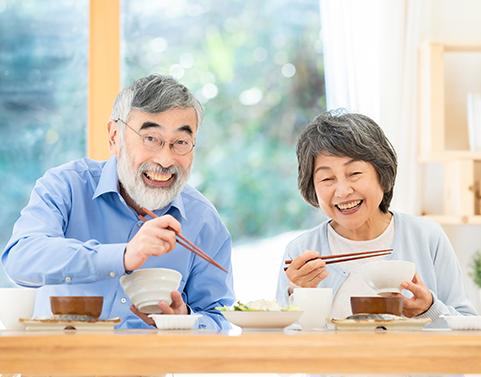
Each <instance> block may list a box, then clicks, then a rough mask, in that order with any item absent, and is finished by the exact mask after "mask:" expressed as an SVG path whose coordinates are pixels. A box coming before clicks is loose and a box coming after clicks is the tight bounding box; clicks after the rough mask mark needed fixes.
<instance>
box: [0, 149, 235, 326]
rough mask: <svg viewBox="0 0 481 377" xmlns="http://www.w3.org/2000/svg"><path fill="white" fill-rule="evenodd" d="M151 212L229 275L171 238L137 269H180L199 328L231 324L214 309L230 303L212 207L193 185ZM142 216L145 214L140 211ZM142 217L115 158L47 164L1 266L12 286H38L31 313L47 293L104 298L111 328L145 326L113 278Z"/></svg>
mask: <svg viewBox="0 0 481 377" xmlns="http://www.w3.org/2000/svg"><path fill="white" fill-rule="evenodd" d="M155 214H156V215H157V216H161V215H164V214H170V215H172V216H173V217H174V218H176V219H177V220H178V221H179V222H180V224H181V226H182V235H183V236H184V237H186V238H187V239H188V240H189V241H191V242H192V243H194V244H195V245H196V246H197V247H199V248H200V249H201V250H202V251H204V252H205V253H207V254H208V255H209V256H210V257H211V258H213V259H214V260H215V261H216V262H217V263H219V264H220V265H221V266H222V267H224V268H225V269H226V270H227V271H229V273H228V274H226V273H225V272H223V271H222V270H220V269H218V268H217V267H215V266H213V265H211V264H210V263H208V262H206V261H205V260H204V259H202V258H200V257H198V256H197V255H195V254H193V253H192V252H190V251H189V250H187V249H185V248H184V247H182V246H180V245H178V244H177V246H176V248H175V249H174V250H173V251H171V252H170V253H169V254H166V255H162V256H160V257H150V258H149V259H147V261H146V262H145V264H144V265H143V267H142V268H152V267H163V268H171V269H174V270H177V271H179V272H180V273H181V274H182V281H181V283H180V287H179V291H180V292H181V293H182V297H183V299H184V302H185V303H186V304H187V305H189V307H190V309H191V311H192V312H194V313H196V314H202V315H203V316H202V317H201V318H200V319H199V320H198V321H197V323H196V326H197V327H200V328H213V329H216V328H230V324H229V322H227V321H226V320H225V319H224V317H223V316H222V315H221V314H220V313H219V312H218V311H217V310H215V307H216V306H224V305H227V306H230V305H232V304H233V302H234V300H235V297H234V292H233V278H232V264H231V237H230V235H229V232H228V231H227V229H226V228H225V226H224V224H223V223H222V221H221V219H220V217H219V215H218V213H217V211H216V210H215V208H214V207H213V206H212V204H211V203H210V202H209V201H207V199H206V198H205V197H204V196H202V195H201V194H200V193H199V192H198V191H197V190H195V189H194V188H192V187H191V186H189V185H186V187H185V188H184V190H183V191H182V193H181V194H180V195H179V196H178V197H177V198H175V199H174V201H173V202H172V203H171V204H170V205H168V206H167V207H166V208H164V209H162V210H157V211H155ZM147 218H149V217H148V216H147ZM142 224H143V223H142V222H141V221H139V220H138V218H137V214H136V212H135V211H134V210H133V209H132V208H130V207H129V206H128V205H127V204H126V203H125V200H124V199H123V198H122V196H121V195H120V194H119V190H118V179H117V160H116V157H115V156H112V157H111V158H110V159H109V160H108V161H102V162H98V161H93V160H90V159H82V160H78V161H73V162H70V163H68V164H65V165H62V166H60V167H57V168H54V169H51V170H49V171H48V172H47V173H46V174H45V175H44V177H42V178H41V179H39V180H38V181H37V184H36V185H35V188H34V189H33V192H32V195H31V198H30V202H29V203H28V205H27V207H25V208H24V209H23V211H22V213H21V217H20V219H19V220H18V221H17V223H16V224H15V226H14V229H13V235H12V238H11V239H10V241H9V242H8V244H7V246H6V248H5V251H4V253H3V255H2V264H3V267H4V269H5V271H6V272H7V274H8V275H9V277H10V278H11V279H12V280H13V281H14V282H15V283H16V284H18V285H21V286H26V287H38V288H39V289H38V291H37V295H36V304H35V311H34V316H39V315H51V314H52V312H51V310H50V301H49V297H50V296H62V295H71V296H87V295H92V296H103V297H104V305H103V310H102V314H101V316H100V319H108V318H116V317H120V318H122V322H121V323H120V324H119V325H118V326H117V327H118V328H149V326H147V325H146V324H145V323H144V322H143V321H142V320H141V319H140V318H138V317H137V316H136V315H134V314H133V313H132V312H131V311H130V310H129V306H130V305H131V304H130V300H129V298H128V297H127V296H126V294H125V293H124V291H123V289H122V287H121V286H120V284H119V279H120V277H121V276H122V275H124V274H125V273H126V272H125V268H124V264H123V257H124V250H125V247H126V245H127V243H128V242H129V241H130V240H131V239H132V238H133V237H134V236H135V235H136V234H137V232H138V231H139V229H140V227H141V226H142Z"/></svg>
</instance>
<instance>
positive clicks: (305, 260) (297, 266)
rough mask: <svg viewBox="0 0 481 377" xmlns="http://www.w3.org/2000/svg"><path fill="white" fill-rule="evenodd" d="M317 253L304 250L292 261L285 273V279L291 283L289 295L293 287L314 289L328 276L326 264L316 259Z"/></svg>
mask: <svg viewBox="0 0 481 377" xmlns="http://www.w3.org/2000/svg"><path fill="white" fill-rule="evenodd" d="M318 256H319V252H317V251H312V250H306V251H304V252H303V253H302V254H301V255H299V256H298V257H297V258H296V259H294V260H293V261H292V263H291V264H290V266H289V268H288V269H287V271H286V275H287V278H288V279H289V281H290V282H291V284H290V285H289V294H292V290H293V286H292V284H294V285H295V286H298V287H303V288H316V287H317V286H318V285H319V283H320V282H321V281H323V280H324V279H325V278H327V275H328V274H329V273H328V272H327V269H326V262H324V261H323V260H322V259H316V258H317V257H318Z"/></svg>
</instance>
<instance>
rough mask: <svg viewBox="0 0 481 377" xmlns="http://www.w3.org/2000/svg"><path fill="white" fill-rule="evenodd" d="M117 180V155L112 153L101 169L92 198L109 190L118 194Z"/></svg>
mask: <svg viewBox="0 0 481 377" xmlns="http://www.w3.org/2000/svg"><path fill="white" fill-rule="evenodd" d="M118 182H119V180H118V178H117V157H116V156H115V155H112V156H111V157H110V158H109V160H108V161H107V162H106V163H105V165H104V167H103V169H102V174H101V175H100V180H99V184H98V185H97V189H96V190H95V193H94V196H93V197H92V200H93V199H96V198H97V197H99V196H100V195H103V194H106V193H109V192H116V193H117V194H119V195H120V192H119V183H118Z"/></svg>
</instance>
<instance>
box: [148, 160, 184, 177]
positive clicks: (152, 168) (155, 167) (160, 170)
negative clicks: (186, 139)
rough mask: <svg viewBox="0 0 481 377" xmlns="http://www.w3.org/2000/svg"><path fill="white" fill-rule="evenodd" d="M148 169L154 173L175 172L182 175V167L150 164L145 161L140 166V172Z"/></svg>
mask: <svg viewBox="0 0 481 377" xmlns="http://www.w3.org/2000/svg"><path fill="white" fill-rule="evenodd" d="M147 171H151V172H154V173H159V174H175V175H178V176H179V175H182V169H180V168H179V167H178V166H169V167H168V168H164V167H163V166H162V165H158V164H149V163H148V162H143V163H142V164H140V166H139V174H143V173H145V172H147Z"/></svg>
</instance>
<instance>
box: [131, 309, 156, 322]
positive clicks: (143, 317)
mask: <svg viewBox="0 0 481 377" xmlns="http://www.w3.org/2000/svg"><path fill="white" fill-rule="evenodd" d="M129 309H130V311H131V312H132V313H134V314H135V315H136V316H137V317H139V318H140V319H141V320H142V321H144V322H145V323H146V324H148V325H150V326H155V322H154V320H153V319H152V318H150V317H149V316H148V315H147V314H145V313H142V312H141V311H139V309H137V308H136V307H135V306H134V305H130V307H129Z"/></svg>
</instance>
